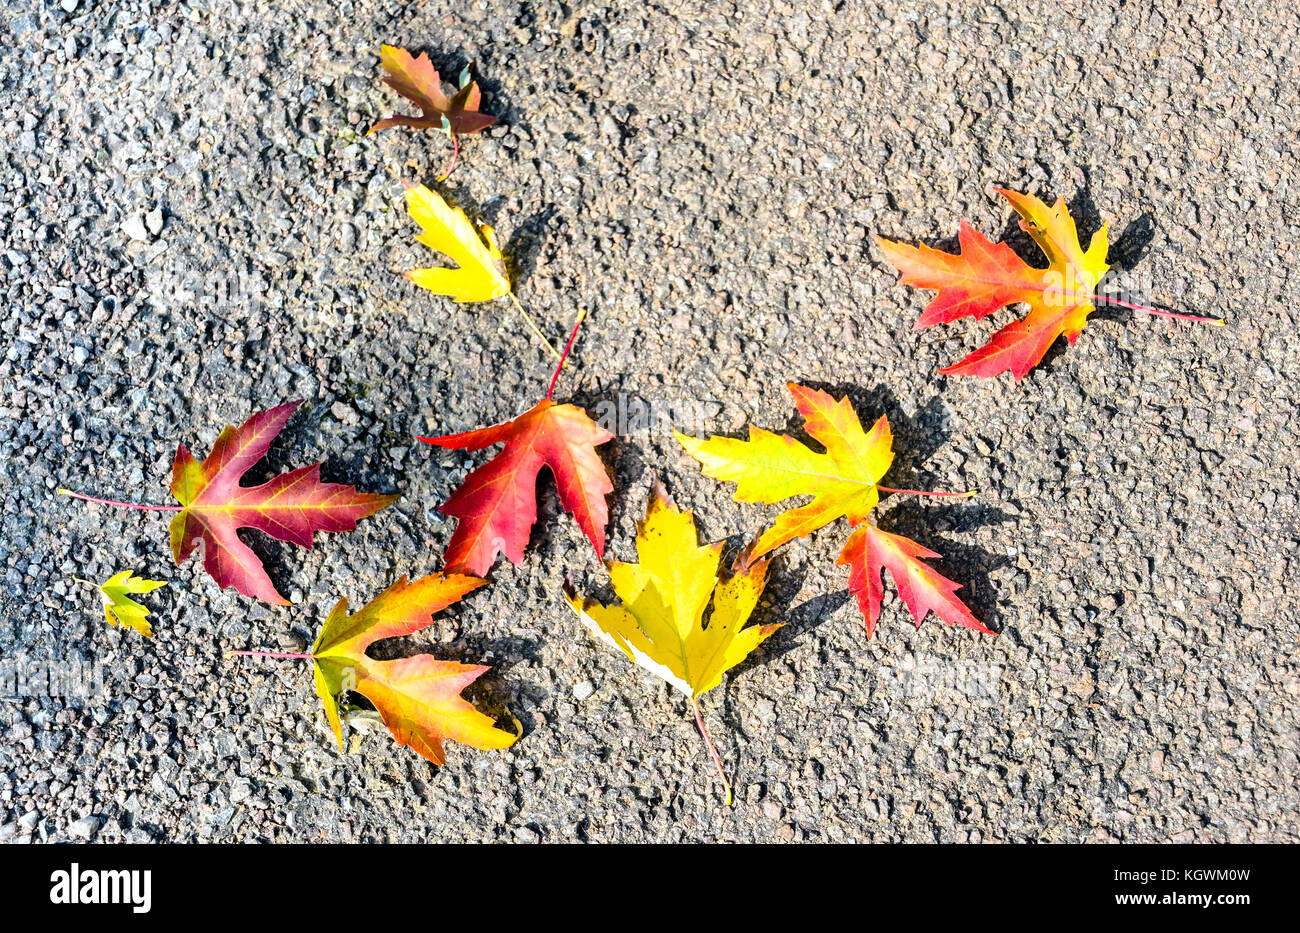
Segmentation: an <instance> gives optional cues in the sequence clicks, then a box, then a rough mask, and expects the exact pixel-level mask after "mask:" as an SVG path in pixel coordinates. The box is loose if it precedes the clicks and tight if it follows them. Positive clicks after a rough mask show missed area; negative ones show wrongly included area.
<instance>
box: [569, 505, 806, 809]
mask: <svg viewBox="0 0 1300 933" xmlns="http://www.w3.org/2000/svg"><path fill="white" fill-rule="evenodd" d="M636 549H637V556H638V557H639V558H640V563H636V564H625V563H619V562H612V563H610V565H609V574H610V582H611V583H612V585H613V588H614V592H615V594H617V596H618V598H619V600H620V604H618V605H612V606H605V605H602V604H600V603H598V602H596V601H594V600H583V599H582V598H580V597H578V596H577V595H575V594H573V593H566V596H567V598H568V600H569V605H570V606H572V607H573V610H574V611H575V612H576V613H577V614H578V617H579V618H581V619H582V621H583V623H584V624H585V625H586V626H587V628H588V629H589V630H590V631H591V632H592V633H593V634H594V635H596V636H597V637H598V638H600V639H601V640H602V641H604V642H606V643H607V644H610V645H612V646H614V647H615V648H617V649H618V650H619V651H622V652H623V653H624V654H625V655H627V657H628V659H629V660H631V661H632V662H634V663H635V664H638V665H639V666H641V667H642V668H644V669H645V670H648V671H650V672H651V673H652V674H654V675H655V676H656V677H660V678H662V679H663V680H666V681H668V683H670V684H672V685H673V686H674V687H676V688H677V689H678V690H680V691H681V692H682V693H684V694H685V695H686V696H687V697H689V698H690V701H691V706H692V708H693V709H694V711H695V717H696V722H697V723H698V724H699V727H700V732H701V733H702V734H703V735H704V738H705V741H706V742H708V744H709V751H710V752H711V753H713V756H714V761H715V763H717V764H718V773H719V774H720V775H721V774H722V765H721V762H720V760H719V759H718V757H717V753H716V752H715V751H714V749H713V743H712V741H711V740H710V739H709V736H708V733H707V731H705V728H704V721H703V719H702V718H701V716H700V711H699V706H698V705H697V704H696V702H695V701H696V698H697V697H699V696H700V694H702V693H705V692H707V691H709V690H712V689H713V688H714V687H716V686H718V684H719V683H721V681H722V675H723V673H725V672H726V671H728V670H730V669H731V668H733V667H735V666H736V665H737V664H739V663H740V662H741V661H743V660H744V659H745V658H746V657H748V656H749V654H750V652H752V651H753V650H754V649H755V648H757V647H758V645H759V644H760V643H761V642H762V641H763V640H764V639H765V638H767V637H768V636H769V635H771V634H772V633H773V632H775V631H776V630H777V629H778V628H780V627H781V626H780V625H779V624H769V625H751V626H748V627H745V623H746V622H747V621H748V620H749V616H750V614H751V613H752V612H753V611H754V607H755V606H756V605H758V599H759V596H760V595H761V594H762V592H763V586H764V584H765V583H766V580H767V561H766V560H743V561H741V562H739V563H738V566H737V567H736V568H735V572H734V573H733V574H732V575H731V576H730V577H728V578H727V579H725V580H722V581H719V580H718V564H719V562H720V560H721V557H722V543H721V542H719V543H717V544H710V545H706V546H703V547H701V546H700V544H699V537H698V535H697V534H696V531H695V519H694V517H693V516H692V514H691V513H690V512H689V511H686V512H680V511H678V510H677V508H676V507H675V506H674V505H673V504H672V502H671V501H669V500H668V498H667V496H666V495H665V494H664V493H663V492H662V490H659V489H656V491H655V493H654V495H652V496H651V497H650V504H649V506H648V508H647V510H646V517H645V521H643V522H641V524H640V526H639V528H638V532H637V538H636ZM710 603H711V604H712V611H711V612H709V611H708V610H709V606H710ZM706 612H707V613H708V619H707V621H706V620H705V614H706ZM722 779H723V783H724V784H726V776H725V775H723V778H722ZM730 796H731V789H730V786H728V787H727V799H728V802H730Z"/></svg>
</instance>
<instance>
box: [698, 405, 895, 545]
mask: <svg viewBox="0 0 1300 933" xmlns="http://www.w3.org/2000/svg"><path fill="white" fill-rule="evenodd" d="M789 389H790V392H791V394H793V395H794V400H795V405H797V406H798V408H799V411H800V413H801V414H802V415H803V416H804V422H805V424H804V427H805V429H806V430H807V431H808V433H809V434H810V435H811V436H812V437H813V438H814V439H815V440H816V441H817V442H818V443H820V444H821V445H822V446H823V447H824V448H826V452H825V453H818V452H817V451H815V450H813V449H811V448H810V447H807V446H806V445H804V444H801V443H800V442H799V441H797V440H795V439H794V438H793V437H791V436H790V435H788V434H773V433H772V432H771V431H765V430H763V429H762V428H758V427H754V426H753V425H750V428H749V439H748V440H739V439H736V438H730V437H711V438H709V439H707V440H705V439H703V438H696V437H689V436H687V435H685V434H682V433H680V432H675V433H676V437H677V440H678V441H679V442H680V443H681V445H682V446H683V447H685V448H686V450H687V451H688V452H689V453H690V455H691V456H692V457H694V458H695V459H696V460H698V461H700V463H701V464H703V465H704V472H705V473H706V474H708V475H709V476H711V477H713V478H714V479H718V480H722V481H723V482H730V483H735V484H736V495H735V498H736V501H737V502H762V503H764V504H766V505H773V504H775V503H777V502H782V501H784V500H786V499H789V498H791V497H793V496H804V495H807V496H812V497H813V500H812V502H810V503H808V504H807V505H804V506H800V507H799V508H796V509H789V510H788V511H785V512H782V513H781V515H780V516H778V517H777V520H776V523H775V524H774V525H773V526H772V527H771V528H769V529H768V530H767V531H766V532H764V534H763V536H762V537H761V538H759V539H758V543H757V544H756V545H755V546H754V556H756V557H759V556H762V555H763V554H766V553H768V552H769V551H771V550H773V549H775V548H777V547H780V546H781V545H782V544H785V543H786V542H787V541H790V540H793V539H794V538H799V537H802V536H804V535H807V534H811V533H812V532H814V531H816V530H817V529H818V528H821V527H822V526H823V525H827V524H829V523H831V522H833V521H834V520H835V519H837V518H839V517H840V516H841V515H843V516H844V517H846V518H847V519H848V520H849V523H850V524H852V525H856V524H858V523H859V522H862V521H865V520H866V518H867V515H868V514H869V513H870V512H871V510H872V509H874V508H875V507H876V503H877V502H879V501H880V494H879V492H877V490H876V484H877V483H878V482H879V481H880V478H881V477H882V476H884V475H885V471H886V470H888V469H889V465H890V464H891V463H893V461H894V451H893V442H894V441H893V435H892V434H891V433H890V430H889V422H888V421H887V420H886V419H885V418H884V417H881V418H880V420H878V421H877V422H876V423H875V425H873V426H872V428H871V430H870V431H863V430H862V423H861V422H860V421H858V416H857V414H856V413H855V412H854V411H853V406H852V405H851V404H850V403H849V400H848V398H847V397H846V398H842V399H840V400H839V401H836V400H835V399H833V398H831V396H829V395H828V394H826V393H825V392H821V391H819V390H816V389H809V388H806V387H804V386H801V385H797V384H795V383H793V382H791V383H789Z"/></svg>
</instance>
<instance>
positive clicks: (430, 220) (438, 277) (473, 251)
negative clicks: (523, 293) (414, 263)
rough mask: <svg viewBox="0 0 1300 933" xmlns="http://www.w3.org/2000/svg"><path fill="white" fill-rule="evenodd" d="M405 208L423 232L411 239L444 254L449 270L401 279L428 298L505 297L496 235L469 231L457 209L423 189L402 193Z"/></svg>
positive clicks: (506, 280) (413, 272)
mask: <svg viewBox="0 0 1300 933" xmlns="http://www.w3.org/2000/svg"><path fill="white" fill-rule="evenodd" d="M406 207H407V210H409V211H410V212H411V217H412V218H414V220H415V222H416V223H418V224H419V225H420V226H421V227H422V228H423V229H424V232H423V233H421V234H420V235H419V236H417V237H416V239H417V240H419V241H420V242H421V243H423V244H424V245H425V246H427V247H429V248H430V249H435V250H437V251H438V252H440V253H443V254H445V255H446V256H447V257H448V258H449V259H451V261H452V262H454V263H455V264H456V266H457V268H455V269H439V268H430V269H412V270H411V271H410V272H408V273H406V277H407V278H408V279H410V280H411V281H412V282H414V283H415V284H416V285H419V286H420V287H421V288H427V289H428V290H429V291H431V292H437V293H438V294H439V295H446V296H447V297H449V298H454V299H455V300H456V301H461V302H468V301H491V300H492V299H493V298H500V297H501V296H502V295H508V294H510V279H509V277H508V276H507V275H506V265H505V259H504V257H503V256H502V255H501V248H500V247H499V246H498V245H497V238H496V233H495V232H494V231H493V230H492V228H491V227H489V226H488V225H487V224H480V225H479V226H477V227H476V226H475V225H474V222H473V221H471V220H470V219H469V218H468V217H467V216H465V212H464V211H463V210H461V209H460V208H459V207H452V206H451V205H450V204H448V203H447V202H446V201H445V200H443V198H442V196H441V195H440V194H438V193H437V192H436V191H431V190H429V189H428V188H426V187H425V186H424V185H411V186H410V187H408V188H407V189H406Z"/></svg>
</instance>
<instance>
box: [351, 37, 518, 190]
mask: <svg viewBox="0 0 1300 933" xmlns="http://www.w3.org/2000/svg"><path fill="white" fill-rule="evenodd" d="M379 58H380V61H381V62H382V63H383V66H384V70H385V71H386V72H388V74H387V75H385V76H384V78H383V82H384V83H385V84H387V85H388V86H389V87H391V88H392V89H393V90H394V91H396V92H397V93H398V94H401V95H402V96H403V97H405V98H406V99H407V100H409V101H411V102H412V103H413V104H415V105H416V106H417V107H419V108H420V115H419V116H418V117H413V116H407V115H405V114H398V115H396V116H392V117H387V118H385V119H383V120H380V121H379V122H378V123H376V124H375V125H374V126H372V127H371V128H370V130H369V132H367V133H366V135H367V136H369V135H370V133H374V132H376V131H378V130H386V129H388V128H389V127H393V126H409V127H411V128H413V129H436V130H441V131H442V132H444V133H446V134H447V136H448V137H449V138H450V139H451V141H452V145H453V146H454V150H453V152H452V159H451V167H450V168H448V169H447V173H446V174H445V175H443V176H442V178H441V179H440V180H441V181H446V180H447V178H448V177H450V175H451V173H452V172H453V171H455V170H456V161H457V159H458V157H459V156H460V137H461V136H467V135H469V134H471V133H477V132H479V131H480V130H485V129H487V128H488V127H489V126H491V125H492V124H494V123H496V122H497V118H496V117H494V116H492V115H491V114H486V113H481V112H480V111H479V109H478V108H479V105H480V104H481V102H482V94H481V93H480V92H479V88H478V83H477V82H476V81H474V80H473V78H471V77H470V70H471V69H472V68H473V67H474V66H473V65H466V66H465V68H464V70H463V71H461V73H460V81H459V89H458V90H457V91H456V94H455V96H453V97H450V98H449V97H447V95H446V94H444V93H443V92H442V78H440V77H439V76H438V69H436V68H434V67H433V62H431V61H430V60H429V56H428V55H427V54H424V53H421V54H420V55H419V56H418V57H413V56H412V55H411V53H410V52H408V51H406V49H401V48H398V47H397V46H393V45H385V46H382V47H381V48H380V50H379Z"/></svg>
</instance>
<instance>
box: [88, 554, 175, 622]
mask: <svg viewBox="0 0 1300 933" xmlns="http://www.w3.org/2000/svg"><path fill="white" fill-rule="evenodd" d="M83 582H86V583H90V581H88V580H87V581H83ZM90 585H91V586H95V588H96V589H98V590H99V592H100V596H101V598H102V599H103V600H104V621H105V622H107V623H108V624H109V625H121V626H123V627H125V628H133V629H135V630H136V631H137V632H139V633H140V634H141V635H143V636H145V637H146V638H151V637H153V628H152V627H151V626H150V625H149V621H148V616H149V610H148V609H146V608H145V607H144V606H142V605H141V604H140V603H138V602H136V601H135V600H134V599H132V598H131V597H130V595H128V594H140V593H149V592H152V591H153V590H156V589H158V588H159V587H160V586H166V585H167V584H166V582H164V581H162V580H146V579H145V578H144V577H137V576H134V575H133V574H132V572H131V571H130V570H123V571H122V572H121V573H115V574H113V576H111V577H109V578H108V579H107V580H105V581H104V582H103V583H100V584H98V585H97V586H96V584H94V583H90Z"/></svg>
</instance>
